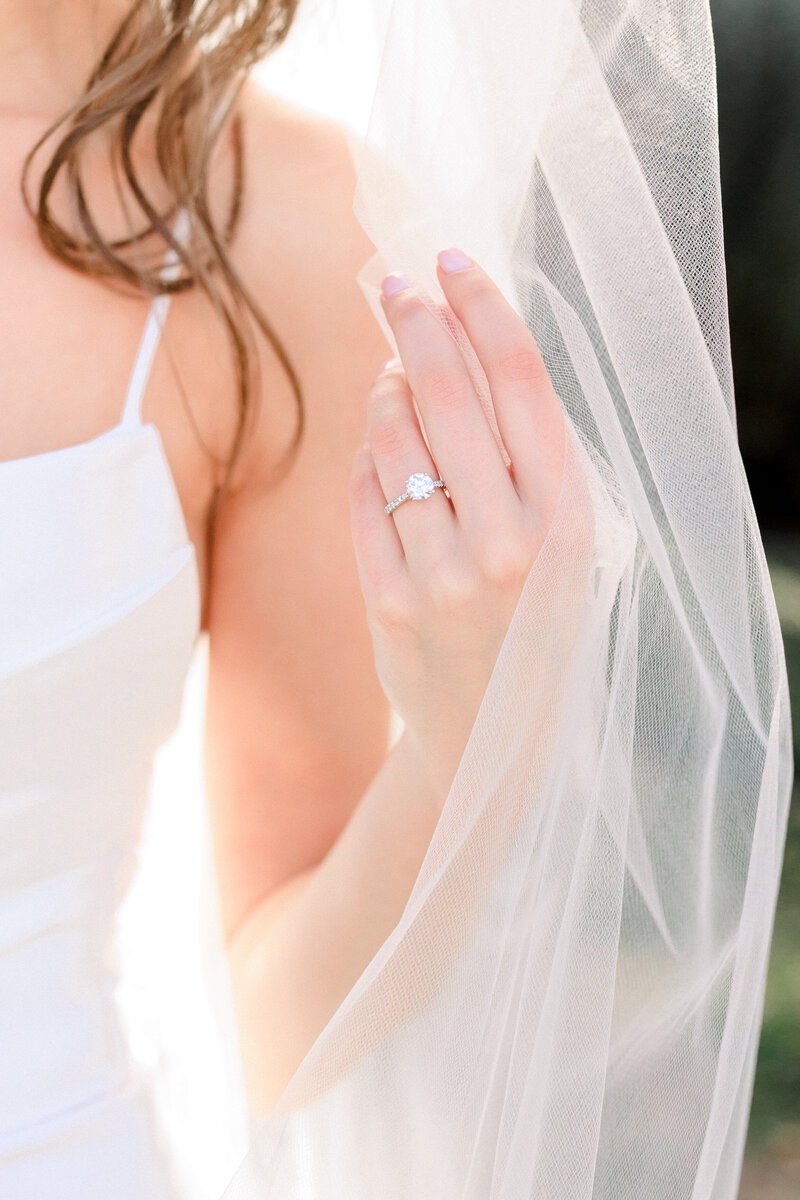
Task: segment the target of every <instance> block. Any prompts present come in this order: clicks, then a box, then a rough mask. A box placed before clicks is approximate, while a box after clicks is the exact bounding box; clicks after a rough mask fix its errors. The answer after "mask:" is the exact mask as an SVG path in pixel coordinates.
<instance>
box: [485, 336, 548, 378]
mask: <svg viewBox="0 0 800 1200" xmlns="http://www.w3.org/2000/svg"><path fill="white" fill-rule="evenodd" d="M498 368H499V371H500V374H501V376H502V377H503V378H504V379H507V380H509V382H511V383H541V382H542V381H543V380H545V379H548V378H549V377H548V375H547V370H546V368H545V365H544V362H543V361H542V357H541V355H540V354H539V352H538V350H536V349H535V348H534V347H532V346H519V345H516V346H511V347H509V348H508V349H507V350H505V351H502V352H501V354H500V356H499V359H498Z"/></svg>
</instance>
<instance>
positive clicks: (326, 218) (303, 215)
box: [233, 79, 388, 478]
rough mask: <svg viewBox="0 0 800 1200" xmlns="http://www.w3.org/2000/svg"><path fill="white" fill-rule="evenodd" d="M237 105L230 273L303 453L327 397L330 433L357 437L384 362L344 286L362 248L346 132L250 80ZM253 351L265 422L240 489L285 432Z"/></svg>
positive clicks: (274, 393)
mask: <svg viewBox="0 0 800 1200" xmlns="http://www.w3.org/2000/svg"><path fill="white" fill-rule="evenodd" d="M240 104H241V112H242V118H243V143H244V162H245V180H244V195H243V205H242V212H241V217H240V224H239V227H238V231H237V234H236V238H235V245H234V248H233V255H234V261H235V263H236V266H237V269H238V270H239V271H240V273H241V274H242V277H243V279H244V281H245V283H246V285H247V287H248V288H249V289H250V291H251V292H252V294H253V296H254V297H255V299H256V300H257V302H258V303H259V305H260V306H261V307H262V310H263V311H264V313H265V315H266V316H267V318H268V320H269V321H270V324H271V325H272V327H273V328H274V330H275V333H276V334H277V336H278V337H279V339H280V341H281V343H282V345H283V347H284V349H285V350H286V352H287V353H288V355H289V358H290V360H291V362H292V365H293V367H294V368H295V370H296V372H297V374H298V376H299V380H300V384H301V388H302V391H303V394H304V398H305V400H306V417H307V420H309V421H310V422H311V424H312V430H311V438H310V439H309V440H310V442H311V444H312V446H313V442H314V437H313V424H314V422H315V421H316V423H317V425H320V424H322V425H324V424H325V423H326V422H327V419H328V418H329V417H330V416H331V413H330V412H325V411H320V406H321V405H326V404H328V405H329V404H330V403H332V401H333V398H334V397H335V396H336V393H337V391H339V392H342V391H344V394H343V395H342V398H341V401H340V403H339V405H338V406H337V416H336V419H337V421H338V422H339V423H340V425H341V422H342V421H344V423H345V426H347V425H348V423H349V422H348V416H350V417H352V420H353V421H357V422H358V425H359V428H363V412H364V407H363V402H365V400H366V393H367V391H368V387H369V383H370V382H371V379H372V377H373V376H374V373H375V371H376V370H377V367H378V366H379V365H380V363H381V362H382V361H383V360H384V359H385V358H386V357H388V354H387V346H386V342H385V339H384V337H383V334H382V333H381V331H380V329H379V328H378V326H377V323H376V322H375V320H374V317H373V316H372V314H371V313H370V311H369V307H368V305H367V302H366V300H365V298H364V296H363V294H362V292H361V289H360V287H359V286H358V284H357V281H356V276H357V274H358V272H359V270H360V269H361V267H362V266H363V265H364V264H365V263H366V262H367V260H368V259H369V258H370V257H371V255H372V254H373V252H374V247H373V246H372V243H371V242H370V241H369V239H368V238H367V236H366V234H365V233H364V231H363V230H362V228H361V226H360V225H359V223H358V221H357V219H356V217H355V215H354V213H353V195H354V190H355V184H356V171H355V165H354V162H353V157H352V153H351V149H350V140H349V135H348V133H347V131H346V130H345V129H343V128H342V127H341V126H339V125H338V124H336V123H335V122H334V121H331V120H328V119H325V118H323V117H321V116H318V115H316V114H312V113H309V112H307V111H305V110H303V109H301V108H298V107H297V106H295V105H293V104H290V103H289V102H287V101H285V100H283V99H282V98H279V97H277V96H274V95H272V94H270V93H268V92H266V91H264V90H263V88H261V87H260V85H258V84H257V83H256V82H255V81H254V80H252V79H248V80H247V82H246V83H245V85H244V86H243V88H242V93H241V98H240ZM262 349H263V354H262V355H261V357H260V362H261V366H262V370H263V371H264V390H265V392H266V393H268V395H269V396H270V397H271V398H272V402H271V403H269V405H267V404H266V403H265V404H262V406H261V407H262V409H264V410H266V409H267V407H269V410H270V412H269V417H268V420H267V421H264V420H262V421H260V423H259V425H258V427H257V429H256V431H255V433H254V437H253V439H252V443H251V446H252V449H251V451H250V454H249V458H248V455H247V454H245V456H244V458H243V474H242V478H245V477H246V476H247V474H248V472H249V471H250V470H252V469H253V468H254V464H258V463H261V464H263V463H264V461H265V459H266V458H267V457H270V456H271V455H272V453H273V452H275V451H276V450H277V452H278V453H279V452H280V450H281V448H282V444H283V445H285V441H286V439H287V438H289V437H290V436H291V427H292V424H293V421H294V412H295V409H294V401H293V398H292V393H291V389H290V387H289V385H288V381H287V379H286V376H285V372H283V370H282V368H281V366H280V363H279V361H278V359H277V357H276V356H275V355H274V353H272V352H271V351H270V348H269V346H268V345H267V344H266V343H264V345H263V347H262ZM351 403H352V406H353V408H352V411H351V412H350V413H349V414H348V411H347V410H348V409H349V408H350V407H351ZM264 415H265V416H266V413H265V414H264ZM255 469H256V470H257V466H256V467H255Z"/></svg>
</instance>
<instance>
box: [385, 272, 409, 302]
mask: <svg viewBox="0 0 800 1200" xmlns="http://www.w3.org/2000/svg"><path fill="white" fill-rule="evenodd" d="M410 287H411V280H410V279H409V278H408V276H407V275H396V274H392V275H387V276H386V278H385V279H384V281H383V283H382V284H381V291H382V292H383V294H384V296H386V297H387V299H388V297H389V296H394V295H396V294H397V293H398V292H404V291H405V290H406V288H410Z"/></svg>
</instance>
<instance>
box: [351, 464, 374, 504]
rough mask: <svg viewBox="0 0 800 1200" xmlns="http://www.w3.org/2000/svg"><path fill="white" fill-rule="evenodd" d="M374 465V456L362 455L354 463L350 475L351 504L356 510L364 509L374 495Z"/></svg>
mask: <svg viewBox="0 0 800 1200" xmlns="http://www.w3.org/2000/svg"><path fill="white" fill-rule="evenodd" d="M373 470H374V469H373V465H372V455H371V454H370V455H365V454H363V453H360V454H359V455H358V456H357V458H356V459H355V460H354V462H353V470H352V472H351V474H350V486H349V496H350V502H351V504H353V505H354V506H355V507H356V508H362V507H363V506H364V505H365V504H367V503H368V502H369V501H370V499H371V498H372V494H373Z"/></svg>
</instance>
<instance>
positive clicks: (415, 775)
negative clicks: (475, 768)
mask: <svg viewBox="0 0 800 1200" xmlns="http://www.w3.org/2000/svg"><path fill="white" fill-rule="evenodd" d="M392 753H393V754H395V753H396V754H397V757H398V758H400V759H402V761H403V763H404V766H405V770H406V771H407V773H408V775H409V778H411V779H413V780H414V784H415V790H416V791H417V792H418V794H419V795H420V796H425V797H426V798H427V800H428V802H429V804H430V805H431V806H432V807H433V808H434V809H436V810H437V812H441V810H442V808H443V807H444V803H445V800H446V799H447V796H448V793H449V791H450V787H451V785H452V782H453V779H454V778H455V774H456V770H457V769H458V764H459V762H460V761H461V754H460V753H456V752H454V751H450V752H449V753H448V752H446V751H445V748H444V747H443V746H442V745H441V744H440V743H434V742H433V740H431V739H427V740H426V739H423V738H421V737H420V736H419V735H418V734H417V733H416V732H415V731H414V730H413V729H411V728H410V727H409V726H406V727H405V728H404V729H403V732H402V734H401V735H400V737H399V738H398V740H397V742H396V743H395V745H394V747H393V749H392Z"/></svg>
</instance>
